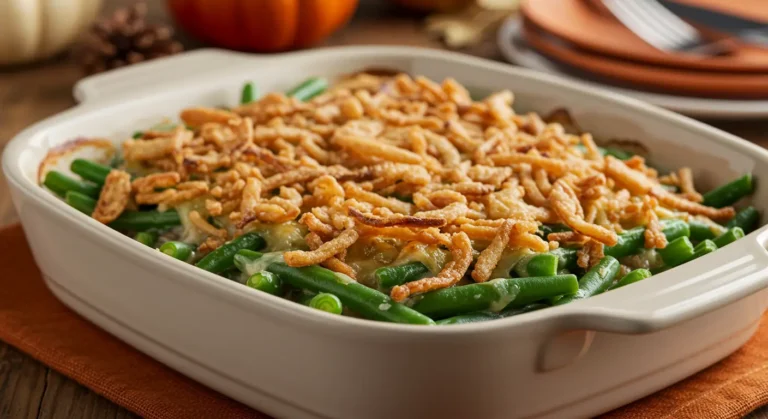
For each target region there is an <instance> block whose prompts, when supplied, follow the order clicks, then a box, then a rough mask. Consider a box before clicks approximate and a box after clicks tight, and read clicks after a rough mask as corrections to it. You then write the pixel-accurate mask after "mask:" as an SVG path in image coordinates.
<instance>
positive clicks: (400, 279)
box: [374, 262, 429, 290]
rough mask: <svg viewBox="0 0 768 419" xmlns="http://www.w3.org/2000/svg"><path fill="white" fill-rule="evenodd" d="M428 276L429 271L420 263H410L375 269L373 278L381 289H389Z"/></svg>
mask: <svg viewBox="0 0 768 419" xmlns="http://www.w3.org/2000/svg"><path fill="white" fill-rule="evenodd" d="M428 274H429V269H428V268H427V267H426V266H424V264H423V263H421V262H410V263H406V264H403V265H399V266H385V267H383V268H379V269H376V272H374V276H375V277H376V281H377V282H378V284H379V288H381V289H385V290H386V289H390V288H392V287H394V286H396V285H402V284H405V283H406V282H411V281H416V280H417V279H421V278H424V277H425V276H426V275H428Z"/></svg>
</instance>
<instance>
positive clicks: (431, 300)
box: [411, 278, 520, 319]
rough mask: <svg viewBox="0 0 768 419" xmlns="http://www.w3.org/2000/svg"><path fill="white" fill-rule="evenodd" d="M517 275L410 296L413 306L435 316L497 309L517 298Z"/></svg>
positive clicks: (497, 310) (441, 316)
mask: <svg viewBox="0 0 768 419" xmlns="http://www.w3.org/2000/svg"><path fill="white" fill-rule="evenodd" d="M516 281H517V278H497V279H492V280H490V281H488V282H481V283H476V284H469V285H461V286H457V287H451V288H443V289H439V290H436V291H430V292H427V293H425V294H422V295H420V296H417V297H414V298H413V301H414V302H413V305H412V306H411V307H412V308H413V309H414V310H416V311H418V312H419V313H422V314H426V315H427V316H429V317H432V318H434V319H441V318H445V317H451V316H456V315H458V314H465V313H471V312H473V311H485V310H489V311H493V312H499V311H501V310H502V309H504V307H506V306H507V305H509V303H511V302H512V301H514V300H515V298H517V295H518V294H519V293H520V287H519V286H518V285H517V282H516Z"/></svg>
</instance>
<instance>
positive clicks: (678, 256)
mask: <svg viewBox="0 0 768 419" xmlns="http://www.w3.org/2000/svg"><path fill="white" fill-rule="evenodd" d="M658 252H659V255H661V259H662V260H664V263H665V264H666V265H667V266H670V267H671V266H677V265H680V264H682V263H685V262H687V261H688V260H690V259H691V257H692V256H693V244H692V243H691V240H690V239H688V237H678V238H676V239H675V240H672V241H671V242H669V243H667V247H665V248H663V249H659V250H658Z"/></svg>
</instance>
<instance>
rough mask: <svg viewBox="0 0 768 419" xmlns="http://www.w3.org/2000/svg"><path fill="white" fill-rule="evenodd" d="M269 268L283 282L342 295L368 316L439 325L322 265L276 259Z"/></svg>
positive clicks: (357, 309)
mask: <svg viewBox="0 0 768 419" xmlns="http://www.w3.org/2000/svg"><path fill="white" fill-rule="evenodd" d="M266 269H267V271H269V272H272V273H274V274H277V276H278V277H280V280H282V281H283V283H286V284H289V285H291V286H294V287H296V288H301V289H307V290H310V291H314V292H327V293H331V294H333V295H335V296H337V297H339V299H340V300H341V302H342V303H343V304H344V305H345V306H347V307H349V309H351V310H352V311H354V312H356V313H359V314H360V315H362V316H363V317H365V318H368V319H372V320H382V321H388V322H394V323H409V324H428V325H432V324H435V322H434V321H433V320H432V319H430V318H429V317H427V316H425V315H423V314H421V313H419V312H417V311H415V310H413V309H411V308H409V307H407V306H405V305H403V304H400V303H397V302H394V301H392V299H391V298H389V296H387V295H386V294H383V293H381V292H379V291H376V290H375V289H373V288H369V287H366V286H365V285H363V284H360V283H357V282H355V281H354V280H350V279H349V278H347V277H345V276H343V275H340V274H337V273H336V272H333V271H331V270H328V269H325V268H321V267H319V266H305V267H303V268H294V267H291V266H288V265H286V264H284V263H280V262H275V263H272V264H270V265H269V266H267V268H266Z"/></svg>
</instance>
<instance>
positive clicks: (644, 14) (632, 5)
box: [621, 0, 681, 49]
mask: <svg viewBox="0 0 768 419" xmlns="http://www.w3.org/2000/svg"><path fill="white" fill-rule="evenodd" d="M641 1H642V0H639V1H626V0H625V1H622V2H621V3H622V6H621V7H622V8H624V10H625V11H626V13H628V14H630V15H632V16H634V18H635V19H638V20H642V21H643V22H644V23H645V24H646V25H647V26H648V28H649V30H650V31H652V32H653V33H655V34H657V35H658V36H659V38H660V39H663V43H664V46H665V48H667V49H670V48H674V47H675V46H676V45H677V44H678V43H679V42H680V37H681V35H680V34H679V33H677V32H676V31H674V30H673V29H672V28H671V27H670V26H669V25H666V24H665V23H664V22H663V21H660V20H658V19H657V18H656V17H655V16H654V15H653V14H652V13H651V12H650V10H649V9H648V8H647V7H645V5H644V4H643V3H641Z"/></svg>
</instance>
